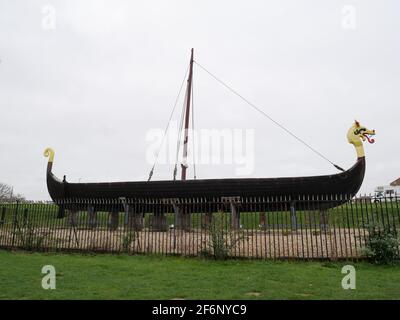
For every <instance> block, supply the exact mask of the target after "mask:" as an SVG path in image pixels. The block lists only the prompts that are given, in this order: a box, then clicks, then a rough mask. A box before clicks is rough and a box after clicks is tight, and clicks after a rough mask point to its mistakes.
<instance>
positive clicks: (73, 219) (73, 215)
mask: <svg viewBox="0 0 400 320" xmlns="http://www.w3.org/2000/svg"><path fill="white" fill-rule="evenodd" d="M77 216H78V211H76V210H70V211H69V214H68V224H69V225H70V226H73V227H76V224H77Z"/></svg>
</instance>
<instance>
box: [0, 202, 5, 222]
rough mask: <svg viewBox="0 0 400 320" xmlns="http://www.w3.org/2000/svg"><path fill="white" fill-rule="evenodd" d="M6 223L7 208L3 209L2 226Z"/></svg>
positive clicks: (0, 220)
mask: <svg viewBox="0 0 400 320" xmlns="http://www.w3.org/2000/svg"><path fill="white" fill-rule="evenodd" d="M5 223H6V207H3V208H1V219H0V226H3V225H4V224H5Z"/></svg>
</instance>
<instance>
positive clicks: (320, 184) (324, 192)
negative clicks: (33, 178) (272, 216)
mask: <svg viewBox="0 0 400 320" xmlns="http://www.w3.org/2000/svg"><path fill="white" fill-rule="evenodd" d="M364 174H365V158H364V157H362V158H358V160H357V162H356V163H355V164H354V165H353V166H352V167H351V168H350V169H348V170H346V171H344V172H342V173H339V174H333V175H324V176H311V177H293V178H246V179H198V180H186V181H180V180H179V181H150V182H145V181H137V182H107V183H69V182H66V181H61V180H59V179H58V178H57V177H55V176H54V175H53V173H52V172H51V170H48V173H47V187H48V191H49V193H50V196H51V198H52V199H53V200H54V201H55V202H61V201H68V202H70V201H72V200H73V199H76V200H78V201H82V200H89V199H102V200H108V199H109V200H111V199H118V198H121V197H124V198H126V199H129V200H131V201H132V200H133V201H135V200H144V199H146V200H147V201H148V202H152V201H153V202H154V201H155V202H157V201H161V202H163V203H167V202H168V201H167V202H166V201H165V200H166V199H180V200H181V201H183V200H196V199H201V200H202V201H207V202H211V203H212V202H214V203H217V202H221V201H223V199H224V198H226V197H237V198H238V199H245V198H254V199H255V198H269V199H273V198H274V197H275V199H278V198H282V199H283V198H284V199H292V200H296V208H297V209H311V210H312V209H313V208H310V207H307V206H309V203H308V204H307V202H306V201H301V199H302V198H303V199H304V198H310V197H314V198H317V197H318V198H319V199H324V197H325V198H326V197H327V196H328V197H331V196H332V195H346V196H347V197H346V198H347V199H348V198H349V197H352V196H354V195H355V194H356V193H357V192H358V190H359V188H360V187H361V184H362V182H363V179H364ZM285 201H286V200H285ZM341 202H342V201H331V202H327V201H322V200H321V206H319V207H318V208H317V207H315V209H320V208H321V207H333V206H336V205H339V204H340V203H341ZM314 203H315V202H314ZM102 207H103V206H102ZM103 209H107V208H106V207H104V208H103ZM245 209H246V208H243V210H245ZM282 209H283V207H281V206H279V205H274V206H272V205H271V206H270V207H269V209H268V211H281V210H282Z"/></svg>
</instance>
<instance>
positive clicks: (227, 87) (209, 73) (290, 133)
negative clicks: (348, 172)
mask: <svg viewBox="0 0 400 320" xmlns="http://www.w3.org/2000/svg"><path fill="white" fill-rule="evenodd" d="M194 63H195V64H196V65H197V66H199V67H200V69H202V70H203V71H205V72H206V73H207V74H208V75H210V76H211V77H212V78H214V80H216V81H217V82H219V83H220V84H221V85H222V86H224V87H225V88H226V89H228V90H229V91H231V92H232V93H233V94H235V95H236V96H238V97H239V98H240V99H242V100H243V101H244V102H246V103H247V104H248V105H249V106H250V107H252V108H253V109H254V110H256V111H258V112H259V113H261V114H262V115H263V116H264V117H266V118H268V119H269V120H270V121H271V122H273V123H274V124H275V125H277V126H278V127H280V128H281V129H282V130H284V131H285V132H286V133H288V134H289V135H291V136H292V137H293V138H295V139H296V140H297V141H299V142H300V143H302V144H303V145H305V146H306V147H307V148H309V149H310V150H311V151H313V152H314V153H315V154H317V155H318V156H320V157H321V158H322V159H324V160H326V161H328V162H329V163H330V164H331V165H333V166H334V167H335V168H336V169H338V170H340V171H345V170H344V169H343V168H341V167H340V166H338V165H337V164H335V163H333V162H332V161H331V160H329V159H328V158H327V157H326V156H324V155H323V154H322V153H320V152H319V151H317V150H316V149H315V148H313V147H312V146H311V145H310V144H308V143H307V142H305V141H304V140H303V139H301V138H300V137H298V136H296V135H295V134H294V133H292V132H291V131H290V130H289V129H287V128H286V127H285V126H283V125H282V124H280V123H279V122H278V121H276V120H274V119H273V118H272V117H271V116H269V115H268V114H266V113H265V112H264V111H263V110H261V109H260V108H259V107H257V106H256V105H255V104H253V103H251V102H250V101H249V100H248V99H246V98H245V97H243V96H242V95H241V94H240V93H238V92H237V91H236V90H234V89H233V88H232V87H231V86H229V85H228V84H226V83H225V82H223V81H222V80H221V79H219V78H218V77H217V76H215V75H214V74H213V73H211V72H210V71H208V70H207V69H206V68H205V67H203V66H202V65H201V64H199V63H198V62H197V61H196V60H194Z"/></svg>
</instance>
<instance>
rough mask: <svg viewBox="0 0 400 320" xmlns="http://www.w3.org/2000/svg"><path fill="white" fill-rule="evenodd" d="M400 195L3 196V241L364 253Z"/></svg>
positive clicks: (314, 254)
mask: <svg viewBox="0 0 400 320" xmlns="http://www.w3.org/2000/svg"><path fill="white" fill-rule="evenodd" d="M399 222H400V197H397V196H394V197H387V198H382V199H379V200H377V199H374V198H372V197H369V196H363V197H356V198H350V197H349V196H346V195H340V196H338V195H335V196H333V195H331V196H320V197H306V196H304V197H297V198H290V197H274V198H267V197H266V198H237V197H233V198H220V199H159V200H154V199H153V200H149V199H124V198H120V199H115V200H103V199H92V200H90V201H89V200H79V199H73V200H68V201H65V202H60V203H0V248H3V249H24V250H32V251H71V252H72V251H80V252H109V253H128V254H137V253H138V254H139V253H141V254H178V255H190V256H191V255H193V256H198V255H210V256H218V255H224V256H231V257H246V258H261V259H282V258H293V259H349V258H361V257H362V256H363V252H364V251H363V249H364V248H365V245H366V244H367V243H368V241H369V228H370V226H371V225H377V224H379V225H381V226H383V227H386V228H390V230H392V232H393V233H394V234H396V235H398V233H399V231H400V229H399V228H400V223H399Z"/></svg>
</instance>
